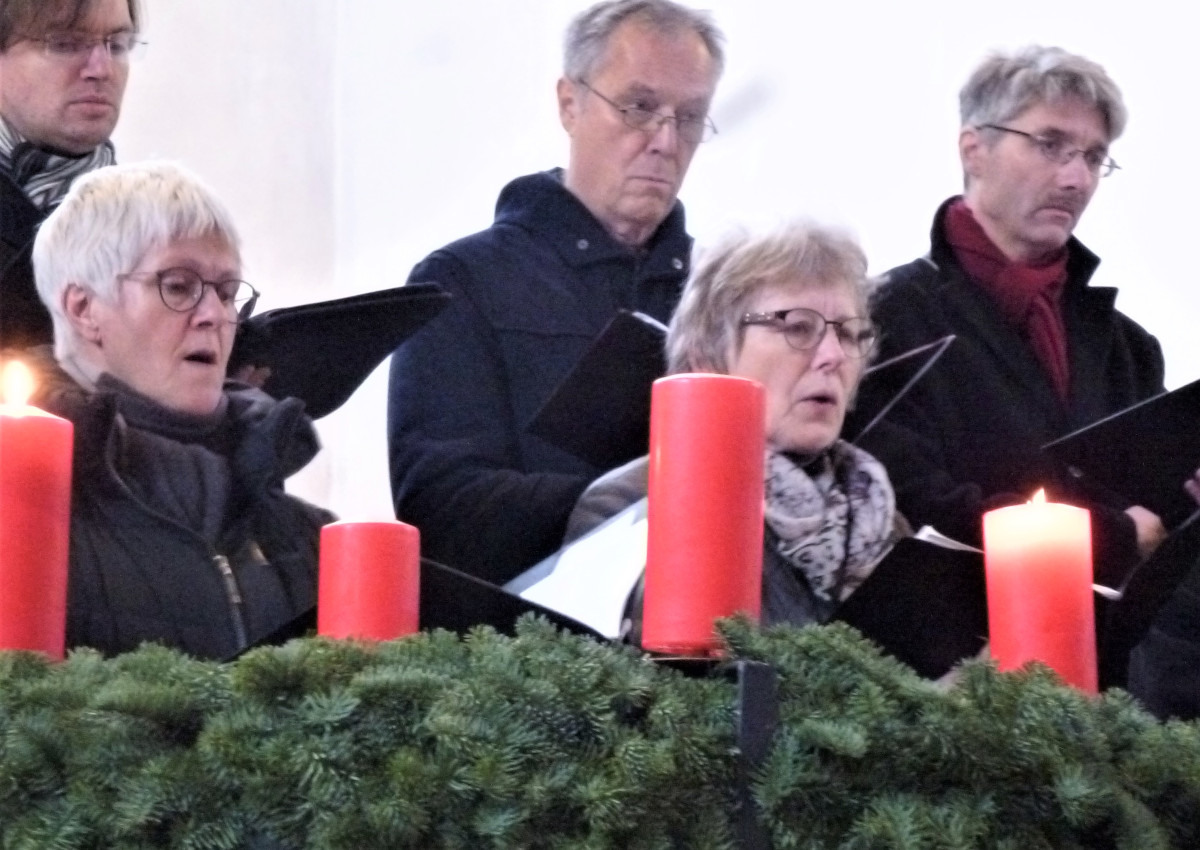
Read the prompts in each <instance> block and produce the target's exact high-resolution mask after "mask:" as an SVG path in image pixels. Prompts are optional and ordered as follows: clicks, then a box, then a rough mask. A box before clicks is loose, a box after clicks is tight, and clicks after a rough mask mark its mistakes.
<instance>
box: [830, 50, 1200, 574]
mask: <svg viewBox="0 0 1200 850" xmlns="http://www.w3.org/2000/svg"><path fill="white" fill-rule="evenodd" d="M960 108H961V117H962V129H961V131H960V133H959V154H960V157H961V159H962V166H963V172H964V180H965V189H964V191H963V194H962V195H961V196H958V197H954V198H951V199H949V200H948V201H946V202H945V203H944V204H943V205H942V206H941V208H940V209H939V210H938V212H937V214H936V216H935V218H934V223H933V232H932V246H931V249H930V252H929V254H928V255H926V256H924V257H922V258H920V259H918V260H916V261H914V262H912V263H909V264H907V265H904V266H901V267H899V268H896V269H893V270H892V271H891V272H889V273H888V274H887V275H886V282H885V283H884V285H883V286H882V287H881V288H880V290H879V292H878V293H877V297H876V299H875V302H874V304H873V314H874V317H875V320H876V321H877V322H878V324H879V325H880V327H881V350H880V352H879V355H878V357H879V359H880V360H885V359H887V358H888V357H891V356H894V355H896V354H899V353H901V352H903V351H906V350H908V349H911V348H914V347H916V346H918V345H921V344H923V343H928V342H931V341H934V340H937V339H939V338H942V337H945V336H947V335H949V334H953V335H955V337H956V339H955V341H954V342H953V344H951V345H950V347H949V348H948V349H947V350H946V352H945V354H944V356H943V358H942V359H941V360H940V361H939V362H938V363H937V365H936V366H935V367H934V368H933V369H931V370H930V372H929V373H928V374H927V375H925V376H924V377H923V378H921V380H920V381H919V382H918V383H917V384H916V385H915V386H914V387H913V388H912V390H911V391H910V392H909V393H908V394H907V395H905V396H904V397H903V398H902V399H901V401H900V402H899V403H898V404H897V405H896V407H894V408H893V409H892V410H891V411H890V412H888V413H887V415H886V417H885V418H884V419H883V421H881V422H880V423H879V424H878V425H877V426H876V427H875V428H873V429H872V430H871V431H870V432H869V433H868V434H866V435H865V437H864V438H863V440H862V441H861V444H862V446H863V448H865V449H867V450H868V451H870V452H871V453H872V454H874V455H875V456H876V457H878V458H879V459H880V460H882V461H883V462H884V464H885V466H886V467H887V469H888V472H889V475H890V476H891V478H892V481H893V483H894V485H895V488H896V495H897V501H898V504H899V506H900V509H901V510H902V511H903V513H904V514H905V516H906V517H907V518H908V519H909V520H910V521H911V522H912V523H913V525H914V526H919V525H922V524H926V523H928V524H931V525H933V526H935V527H936V528H937V529H938V530H939V531H942V532H944V533H946V534H949V535H950V536H952V537H956V538H958V539H960V540H964V541H966V542H970V543H973V544H975V545H980V543H981V537H982V516H983V514H984V513H985V512H986V511H988V510H991V509H993V508H996V507H1000V506H1003V505H1010V504H1016V503H1019V502H1024V501H1027V500H1028V499H1029V498H1030V497H1031V496H1032V495H1033V494H1034V492H1035V491H1037V490H1038V489H1040V488H1042V487H1045V488H1046V490H1047V495H1048V496H1049V497H1051V498H1052V499H1054V500H1057V501H1065V502H1069V503H1074V504H1078V505H1081V506H1084V507H1087V508H1089V509H1090V510H1091V515H1092V529H1093V552H1094V558H1095V566H1096V580H1097V581H1098V582H1100V583H1102V584H1106V585H1110V586H1112V587H1120V586H1121V585H1122V583H1123V582H1124V580H1125V578H1127V576H1128V575H1129V573H1130V571H1131V570H1132V569H1133V568H1134V567H1135V566H1136V565H1137V564H1138V563H1139V562H1140V561H1141V560H1143V559H1144V558H1146V557H1147V556H1148V555H1149V554H1151V553H1152V552H1153V551H1154V549H1155V548H1156V547H1157V546H1158V544H1159V543H1160V542H1161V541H1162V540H1163V538H1164V537H1165V536H1166V532H1165V530H1164V528H1163V523H1162V522H1161V520H1160V519H1159V517H1158V516H1156V515H1155V514H1153V513H1152V512H1151V511H1149V510H1147V509H1146V508H1144V507H1142V506H1139V505H1131V504H1129V503H1128V502H1122V501H1120V500H1119V498H1118V497H1116V496H1113V497H1112V498H1106V499H1104V500H1103V501H1097V499H1096V496H1095V494H1083V493H1080V492H1075V490H1074V488H1073V487H1072V484H1071V482H1070V481H1064V480H1062V478H1063V476H1060V475H1059V473H1058V471H1057V470H1056V469H1055V468H1053V467H1052V466H1051V465H1050V464H1049V463H1048V462H1047V460H1046V459H1045V458H1044V457H1043V455H1042V453H1041V451H1040V448H1041V446H1042V445H1043V444H1045V443H1047V442H1049V441H1051V440H1053V439H1055V438H1057V437H1060V436H1063V435H1064V434H1067V433H1070V432H1071V431H1074V430H1076V429H1078V428H1081V427H1083V426H1085V425H1088V424H1090V423H1092V422H1095V421H1096V420H1098V419H1101V418H1103V417H1105V416H1108V415H1109V414H1112V413H1115V412H1117V411H1119V410H1122V409H1124V408H1126V407H1128V406H1130V405H1132V404H1134V403H1136V402H1139V401H1142V400H1143V399H1146V398H1148V397H1150V396H1152V395H1155V394H1157V393H1160V392H1162V391H1163V390H1164V386H1163V357H1162V351H1161V349H1160V347H1159V344H1158V341H1157V340H1156V339H1155V338H1154V337H1153V336H1151V335H1150V334H1149V333H1148V332H1146V331H1145V330H1144V329H1143V328H1142V327H1140V326H1139V325H1138V324H1137V323H1135V322H1134V321H1133V320H1132V319H1130V318H1129V317H1128V316H1125V315H1124V314H1122V313H1121V312H1120V311H1118V310H1116V309H1115V307H1114V302H1115V300H1116V296H1117V292H1116V290H1115V289H1112V288H1107V287H1093V286H1089V285H1088V281H1089V279H1090V278H1091V276H1092V273H1093V272H1094V271H1095V269H1096V267H1097V265H1098V264H1099V259H1098V258H1097V257H1096V255H1095V254H1093V253H1092V252H1091V251H1089V250H1088V249H1087V248H1086V247H1084V246H1083V245H1082V244H1081V243H1080V242H1079V241H1078V240H1077V239H1075V238H1074V237H1073V236H1072V235H1071V234H1072V232H1073V231H1074V229H1075V226H1076V224H1077V223H1078V222H1079V218H1080V216H1082V215H1083V211H1084V210H1085V209H1086V208H1087V205H1088V202H1089V201H1090V200H1091V199H1092V195H1093V193H1094V192H1095V191H1096V188H1097V187H1098V186H1099V184H1100V181H1101V179H1102V178H1104V177H1106V176H1108V175H1109V174H1111V173H1112V172H1113V171H1114V170H1115V169H1116V168H1117V165H1116V163H1115V162H1114V161H1113V159H1112V158H1111V156H1110V155H1109V146H1110V145H1111V144H1112V142H1113V141H1114V140H1116V139H1117V138H1118V137H1119V136H1120V135H1121V132H1122V131H1123V130H1124V129H1125V123H1126V110H1125V105H1124V103H1123V101H1122V97H1121V92H1120V90H1119V89H1118V88H1117V86H1116V85H1115V84H1114V83H1113V81H1112V80H1111V79H1110V78H1109V76H1108V75H1107V73H1105V71H1104V69H1103V68H1102V67H1100V66H1099V65H1097V64H1096V63H1094V62H1092V61H1090V60H1088V59H1085V58H1083V57H1081V56H1075V55H1072V54H1070V53H1067V52H1066V51H1064V50H1061V49H1059V48H1053V47H1050V48H1045V47H1028V48H1025V49H1023V50H1021V51H1018V52H1016V53H1014V54H1012V55H994V56H992V57H990V58H988V59H987V60H986V61H985V62H984V63H983V64H982V65H980V66H979V67H978V68H977V69H976V71H975V72H974V74H973V75H972V76H971V78H970V79H969V80H968V82H967V84H966V86H965V87H964V88H963V89H962V92H961V93H960ZM898 390H899V386H897V385H895V384H893V383H888V382H885V381H874V382H872V381H867V382H866V383H865V384H864V386H863V388H862V391H861V396H860V399H859V405H858V411H857V413H856V415H855V418H856V422H854V423H852V424H851V428H850V433H854V432H855V429H856V427H861V426H862V425H863V424H865V423H866V422H867V421H869V419H870V418H871V416H872V414H873V413H874V412H875V411H877V410H879V409H880V408H881V407H882V405H883V404H885V403H886V402H887V401H888V400H890V399H891V397H892V396H893V395H894V394H895V393H896V392H897V391H898ZM1183 484H1184V482H1180V485H1181V486H1183ZM1194 486H1195V482H1192V484H1191V487H1194Z"/></svg>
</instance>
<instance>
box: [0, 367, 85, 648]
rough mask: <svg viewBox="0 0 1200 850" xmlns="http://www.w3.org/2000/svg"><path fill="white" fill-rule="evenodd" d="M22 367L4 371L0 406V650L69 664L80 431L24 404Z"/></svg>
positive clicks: (28, 386)
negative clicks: (74, 477)
mask: <svg viewBox="0 0 1200 850" xmlns="http://www.w3.org/2000/svg"><path fill="white" fill-rule="evenodd" d="M31 390H32V381H31V379H30V377H29V371H28V369H26V368H25V366H24V365H23V364H21V363H19V362H16V361H13V362H10V363H9V364H8V365H7V366H6V367H5V370H4V397H5V403H4V404H0V649H31V650H36V651H38V652H44V653H46V654H47V655H49V656H50V657H51V658H54V659H61V658H62V657H63V650H64V647H65V643H66V623H67V559H68V553H69V544H70V528H71V455H72V440H73V436H74V427H73V426H72V425H71V423H70V422H68V421H67V420H66V419H60V418H59V417H57V416H52V415H51V414H49V413H46V412H45V411H44V410H39V409H38V408H36V407H31V406H30V405H28V404H26V403H25V399H27V398H28V397H29V394H30V391H31Z"/></svg>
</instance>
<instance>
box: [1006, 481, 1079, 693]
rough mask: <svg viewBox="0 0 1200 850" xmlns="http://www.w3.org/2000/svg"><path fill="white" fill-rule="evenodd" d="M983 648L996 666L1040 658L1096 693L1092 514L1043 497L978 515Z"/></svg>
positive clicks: (1013, 665)
mask: <svg viewBox="0 0 1200 850" xmlns="http://www.w3.org/2000/svg"><path fill="white" fill-rule="evenodd" d="M983 548H984V563H985V567H986V570H987V595H988V623H989V631H990V637H991V646H990V651H991V654H992V656H993V657H994V658H995V659H996V663H997V666H998V667H999V668H1000V669H1001V670H1012V669H1015V668H1018V667H1021V666H1022V665H1024V664H1025V663H1026V662H1028V661H1033V660H1037V661H1041V662H1043V663H1045V664H1047V665H1049V666H1050V667H1051V668H1053V669H1054V670H1055V671H1056V672H1057V673H1058V674H1059V675H1060V676H1062V678H1063V679H1064V681H1066V682H1067V683H1068V684H1071V685H1074V686H1075V687H1077V688H1079V689H1081V690H1084V691H1087V692H1089V693H1096V691H1097V689H1098V681H1097V671H1096V619H1095V608H1094V602H1093V598H1092V535H1091V516H1090V514H1089V513H1088V512H1087V511H1086V510H1084V509H1083V508H1076V507H1073V506H1071V505H1060V504H1055V503H1051V502H1046V501H1045V496H1044V495H1043V494H1042V493H1041V492H1040V491H1039V493H1038V495H1037V496H1035V497H1034V501H1032V502H1029V503H1028V504H1024V505H1013V506H1012V507H1008V508H1000V509H998V510H994V511H989V512H988V513H987V514H985V515H984V518H983Z"/></svg>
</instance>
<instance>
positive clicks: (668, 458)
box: [642, 374, 766, 655]
mask: <svg viewBox="0 0 1200 850" xmlns="http://www.w3.org/2000/svg"><path fill="white" fill-rule="evenodd" d="M765 417H766V400H765V393H764V392H763V388H762V385H761V384H759V383H757V382H755V381H751V380H748V379H746V378H737V377H732V376H729V375H708V374H684V375H672V376H670V377H667V378H661V379H659V380H658V381H656V382H655V383H654V390H653V393H652V396H651V413H650V469H649V487H650V490H649V496H650V498H649V505H648V508H647V510H648V514H647V519H648V523H649V528H648V532H647V533H648V541H647V550H646V587H645V600H644V606H643V618H642V647H643V648H645V649H647V650H651V651H655V652H665V653H672V654H679V655H706V654H711V653H712V652H714V651H715V650H717V648H718V646H719V642H718V640H717V637H716V633H715V632H714V630H713V621H714V620H716V619H717V618H718V617H727V616H729V615H731V614H734V613H736V612H739V611H740V612H745V613H747V614H749V615H750V616H751V617H753V618H755V619H757V618H758V616H759V613H760V609H761V607H762V540H763V450H764V447H765V441H766V437H765V432H766V426H765V424H764V423H765Z"/></svg>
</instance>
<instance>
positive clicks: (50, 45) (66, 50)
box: [29, 30, 146, 62]
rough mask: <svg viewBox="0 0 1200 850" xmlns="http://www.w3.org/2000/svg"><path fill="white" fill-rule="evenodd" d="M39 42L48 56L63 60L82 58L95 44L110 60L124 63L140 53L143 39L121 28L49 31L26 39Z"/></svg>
mask: <svg viewBox="0 0 1200 850" xmlns="http://www.w3.org/2000/svg"><path fill="white" fill-rule="evenodd" d="M29 40H30V41H36V42H39V43H40V44H41V45H42V49H43V51H44V52H45V54H46V55H47V56H48V57H50V58H51V59H57V60H60V61H63V62H76V61H84V60H86V59H87V57H88V56H90V55H91V53H92V51H93V50H95V49H96V48H97V47H103V48H104V50H105V52H107V53H108V56H109V58H110V59H112V60H113V61H114V62H128V61H129V60H130V59H133V58H136V57H137V56H139V55H140V54H141V48H142V46H143V45H145V43H146V42H144V41H140V40H139V39H138V34H137V33H136V32H130V31H128V30H124V31H122V32H114V33H109V34H108V35H88V34H87V33H82V32H50V33H46V34H45V35H42V36H37V37H33V38H30V39H29Z"/></svg>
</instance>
